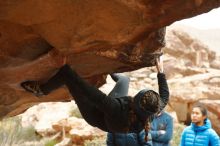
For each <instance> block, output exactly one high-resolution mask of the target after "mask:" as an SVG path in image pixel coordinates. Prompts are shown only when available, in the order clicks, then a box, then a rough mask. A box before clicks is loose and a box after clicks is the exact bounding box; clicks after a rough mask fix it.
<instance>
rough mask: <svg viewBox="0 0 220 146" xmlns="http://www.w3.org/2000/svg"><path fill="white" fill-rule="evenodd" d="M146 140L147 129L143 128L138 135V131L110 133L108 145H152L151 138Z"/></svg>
mask: <svg viewBox="0 0 220 146" xmlns="http://www.w3.org/2000/svg"><path fill="white" fill-rule="evenodd" d="M149 136H150V134H149V135H148V138H149V141H145V139H144V138H145V131H144V130H142V131H141V132H140V133H139V134H138V136H137V134H136V133H114V135H113V133H108V134H107V141H106V143H107V146H152V142H151V140H150V139H151V138H150V137H149Z"/></svg>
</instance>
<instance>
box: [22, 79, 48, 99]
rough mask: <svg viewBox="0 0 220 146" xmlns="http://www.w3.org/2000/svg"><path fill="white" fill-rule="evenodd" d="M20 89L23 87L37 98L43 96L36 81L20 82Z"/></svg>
mask: <svg viewBox="0 0 220 146" xmlns="http://www.w3.org/2000/svg"><path fill="white" fill-rule="evenodd" d="M21 87H23V88H24V89H25V90H26V91H28V92H31V93H33V94H34V95H35V96H37V97H40V96H43V95H44V93H43V92H42V91H41V89H40V84H39V82H38V81H25V82H22V83H21Z"/></svg>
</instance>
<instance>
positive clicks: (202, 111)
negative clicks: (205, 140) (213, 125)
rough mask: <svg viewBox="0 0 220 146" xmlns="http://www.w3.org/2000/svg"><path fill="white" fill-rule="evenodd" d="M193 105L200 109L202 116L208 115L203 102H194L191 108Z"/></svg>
mask: <svg viewBox="0 0 220 146" xmlns="http://www.w3.org/2000/svg"><path fill="white" fill-rule="evenodd" d="M195 107H197V108H199V109H200V111H201V113H202V115H203V116H206V117H207V116H208V112H207V109H206V107H205V106H204V105H203V104H201V103H196V104H194V105H193V107H192V108H195Z"/></svg>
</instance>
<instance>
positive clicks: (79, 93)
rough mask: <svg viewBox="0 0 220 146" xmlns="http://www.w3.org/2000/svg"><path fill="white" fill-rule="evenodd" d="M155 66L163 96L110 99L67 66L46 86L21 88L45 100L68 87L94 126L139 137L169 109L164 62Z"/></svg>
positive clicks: (27, 84)
mask: <svg viewBox="0 0 220 146" xmlns="http://www.w3.org/2000/svg"><path fill="white" fill-rule="evenodd" d="M155 64H156V67H157V71H158V74H157V77H158V84H159V94H158V93H157V92H155V91H153V90H149V89H144V90H141V91H140V92H139V93H137V95H135V96H134V98H132V97H131V96H123V97H117V98H114V97H112V96H111V95H109V96H107V95H106V94H104V93H103V92H101V91H100V90H99V89H98V88H96V87H94V86H92V85H90V84H88V83H87V82H85V81H84V80H83V79H82V78H81V77H80V76H79V75H78V74H77V73H76V72H75V71H74V70H72V69H71V67H70V66H69V65H67V64H65V65H63V66H62V67H61V68H60V70H59V71H58V72H57V73H56V74H55V75H54V76H53V77H52V78H50V79H49V80H48V81H47V82H46V83H41V84H40V83H39V82H38V81H25V82H22V83H21V86H22V87H23V88H24V89H26V91H29V92H32V93H33V94H35V96H43V95H47V94H49V93H50V92H51V91H53V90H55V89H57V88H59V87H61V86H62V85H66V86H67V88H68V89H69V92H70V93H71V95H72V96H73V97H74V100H75V102H76V104H77V106H78V108H79V110H80V112H81V114H82V116H83V118H84V119H85V120H86V121H87V122H88V123H89V124H90V125H92V126H94V127H98V128H100V129H102V130H103V131H106V132H120V133H127V132H134V133H138V132H140V131H141V130H143V129H144V127H145V124H146V123H148V121H149V119H151V117H152V116H153V115H154V114H155V113H157V112H158V111H161V110H162V109H163V108H164V107H165V106H166V104H167V103H168V100H169V90H168V85H167V82H166V78H165V74H164V73H163V66H162V60H160V58H157V59H156V63H155ZM115 88H117V86H116V87H115ZM118 90H120V89H118ZM115 94H116V93H115ZM146 125H147V124H146ZM146 134H147V132H146Z"/></svg>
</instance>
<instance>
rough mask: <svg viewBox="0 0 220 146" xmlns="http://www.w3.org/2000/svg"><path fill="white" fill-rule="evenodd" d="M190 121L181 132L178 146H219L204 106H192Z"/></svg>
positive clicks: (219, 141) (217, 137)
mask: <svg viewBox="0 0 220 146" xmlns="http://www.w3.org/2000/svg"><path fill="white" fill-rule="evenodd" d="M191 121H192V122H191V125H190V126H188V127H186V128H185V129H184V130H183V132H182V135H181V142H180V146H220V140H219V136H218V135H217V134H216V132H215V131H214V130H213V129H212V126H211V122H210V120H209V119H208V117H207V109H206V108H205V106H204V105H202V104H195V105H194V106H193V108H192V112H191Z"/></svg>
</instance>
